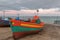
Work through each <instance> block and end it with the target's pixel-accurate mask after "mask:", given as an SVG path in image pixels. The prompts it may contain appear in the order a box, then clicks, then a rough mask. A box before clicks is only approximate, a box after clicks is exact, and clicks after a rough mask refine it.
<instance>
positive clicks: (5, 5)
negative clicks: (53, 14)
mask: <svg viewBox="0 0 60 40" xmlns="http://www.w3.org/2000/svg"><path fill="white" fill-rule="evenodd" d="M21 7H27V8H30V9H38V8H59V7H60V0H0V10H6V9H7V10H9V9H12V10H19V9H21Z"/></svg>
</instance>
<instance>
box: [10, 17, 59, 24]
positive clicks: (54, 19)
mask: <svg viewBox="0 0 60 40" xmlns="http://www.w3.org/2000/svg"><path fill="white" fill-rule="evenodd" d="M10 17H11V18H16V17H17V16H10ZM39 17H40V20H41V21H42V22H44V23H52V24H53V23H54V22H55V21H56V20H59V22H60V16H39ZM19 18H20V19H24V20H28V18H30V19H33V16H19Z"/></svg>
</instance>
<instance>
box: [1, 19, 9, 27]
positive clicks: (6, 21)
mask: <svg viewBox="0 0 60 40" xmlns="http://www.w3.org/2000/svg"><path fill="white" fill-rule="evenodd" d="M9 26H10V24H9V20H8V18H5V19H0V27H9Z"/></svg>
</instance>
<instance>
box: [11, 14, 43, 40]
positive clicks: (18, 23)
mask: <svg viewBox="0 0 60 40" xmlns="http://www.w3.org/2000/svg"><path fill="white" fill-rule="evenodd" d="M10 27H11V30H12V32H13V38H14V39H17V38H21V37H24V36H26V35H29V34H35V33H39V32H40V31H42V29H43V27H44V23H43V22H41V21H40V19H39V16H37V15H35V16H34V17H33V19H32V20H27V21H25V20H21V19H19V20H17V19H10Z"/></svg>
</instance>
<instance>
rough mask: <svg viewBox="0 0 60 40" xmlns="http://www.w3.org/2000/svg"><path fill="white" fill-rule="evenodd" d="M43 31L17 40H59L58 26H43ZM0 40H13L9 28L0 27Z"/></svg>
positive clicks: (59, 31)
mask: <svg viewBox="0 0 60 40" xmlns="http://www.w3.org/2000/svg"><path fill="white" fill-rule="evenodd" d="M43 29H44V30H43V31H42V32H39V33H38V34H34V35H29V36H26V37H24V38H20V39H19V40H60V26H58V25H53V24H45V25H44V28H43ZM0 40H13V37H12V32H11V29H10V27H4V28H1V27H0Z"/></svg>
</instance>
